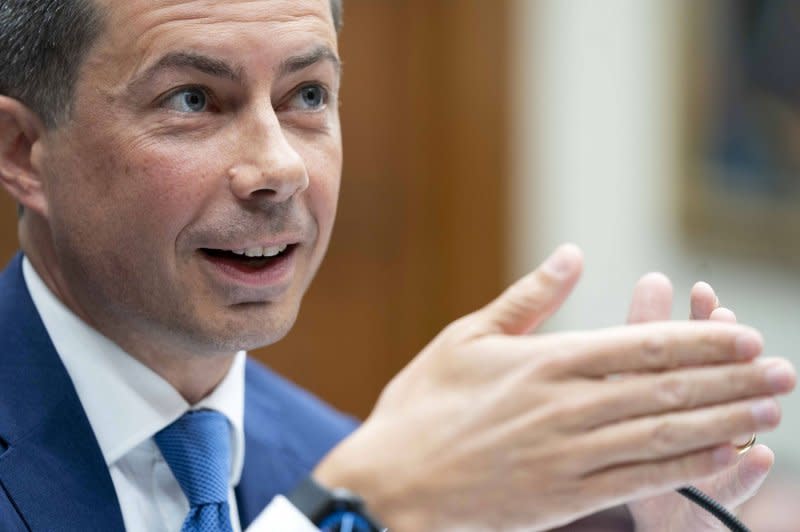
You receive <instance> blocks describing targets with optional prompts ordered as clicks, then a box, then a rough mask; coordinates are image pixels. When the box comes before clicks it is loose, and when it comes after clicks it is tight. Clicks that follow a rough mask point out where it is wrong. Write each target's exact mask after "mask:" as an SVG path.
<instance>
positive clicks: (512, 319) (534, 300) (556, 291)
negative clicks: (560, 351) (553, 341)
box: [476, 244, 583, 334]
mask: <svg viewBox="0 0 800 532" xmlns="http://www.w3.org/2000/svg"><path fill="white" fill-rule="evenodd" d="M582 269H583V254H582V253H581V251H580V249H579V248H578V247H577V246H575V245H572V244H564V245H562V246H560V247H559V248H558V249H556V250H555V251H554V252H553V254H552V255H550V257H548V258H547V260H545V261H544V263H542V265H541V266H539V268H538V269H537V270H536V271H534V272H533V273H530V274H528V275H527V276H525V277H523V278H522V279H520V280H519V281H517V282H516V283H515V284H513V285H511V286H510V287H509V288H508V289H506V291H505V292H503V294H501V295H500V297H498V298H497V299H495V300H494V301H492V302H491V303H489V304H488V305H487V306H486V307H484V308H483V309H481V310H479V311H478V312H477V313H476V318H477V319H478V320H480V321H481V322H482V332H484V333H486V334H493V333H498V334H524V333H526V332H528V331H531V330H532V329H534V328H536V327H537V326H538V325H539V324H541V323H542V322H543V321H544V320H545V319H547V318H548V317H549V316H550V315H551V314H552V313H553V312H555V311H556V309H558V308H559V307H560V306H561V304H562V303H563V302H564V300H565V299H566V298H567V296H568V295H569V293H570V292H571V291H572V288H573V287H574V286H575V283H576V282H577V281H578V277H580V274H581V271H582Z"/></svg>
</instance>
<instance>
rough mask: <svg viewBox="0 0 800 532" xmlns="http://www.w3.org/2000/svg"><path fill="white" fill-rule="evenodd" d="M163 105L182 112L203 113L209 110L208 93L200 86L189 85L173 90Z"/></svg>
mask: <svg viewBox="0 0 800 532" xmlns="http://www.w3.org/2000/svg"><path fill="white" fill-rule="evenodd" d="M163 105H164V107H166V108H168V109H172V110H173V111H179V112H181V113H202V112H203V111H207V110H208V95H207V94H206V91H205V90H203V89H201V88H199V87H187V88H184V89H179V90H177V91H175V92H173V93H172V94H171V95H169V96H168V97H167V98H166V99H165V100H164V104H163Z"/></svg>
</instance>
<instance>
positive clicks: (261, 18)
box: [95, 0, 336, 70]
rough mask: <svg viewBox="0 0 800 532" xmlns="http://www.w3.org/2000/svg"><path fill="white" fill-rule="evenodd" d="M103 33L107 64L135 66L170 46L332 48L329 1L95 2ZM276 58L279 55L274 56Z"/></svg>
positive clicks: (264, 53) (273, 51)
mask: <svg viewBox="0 0 800 532" xmlns="http://www.w3.org/2000/svg"><path fill="white" fill-rule="evenodd" d="M95 2H96V3H97V4H98V6H99V7H100V9H101V12H102V13H103V15H104V22H105V23H104V31H103V33H102V35H101V36H100V38H99V39H98V41H97V43H96V46H95V50H96V51H97V52H98V55H100V56H101V58H102V60H103V62H104V63H105V64H109V59H111V63H112V64H115V65H117V66H118V67H120V68H125V69H126V70H129V69H131V68H133V69H135V68H136V67H137V66H141V65H142V64H143V63H146V62H147V61H148V59H152V58H153V57H156V56H159V55H162V54H164V53H165V52H167V51H169V50H170V49H174V48H182V49H198V50H203V49H207V48H213V49H215V51H217V52H220V51H222V52H225V51H226V50H227V51H228V52H230V53H231V54H236V53H238V52H241V53H243V54H246V53H247V52H252V51H254V50H257V51H258V52H259V56H260V57H261V58H262V59H264V60H268V59H270V56H277V55H280V54H281V51H282V50H285V49H286V48H291V47H292V45H293V44H297V46H302V45H307V44H308V43H309V42H316V43H317V44H324V45H327V46H328V47H329V48H331V49H333V50H335V49H336V31H335V28H334V23H333V17H332V13H331V8H330V0H183V1H179V0H127V1H124V2H123V1H120V0H95ZM272 58H273V59H277V57H272Z"/></svg>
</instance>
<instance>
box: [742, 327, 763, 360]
mask: <svg viewBox="0 0 800 532" xmlns="http://www.w3.org/2000/svg"><path fill="white" fill-rule="evenodd" d="M762 344H763V343H762V341H761V336H759V335H758V334H755V333H745V334H742V335H739V337H738V338H736V356H738V357H739V358H744V359H750V358H754V357H757V356H758V355H759V353H761V349H762Z"/></svg>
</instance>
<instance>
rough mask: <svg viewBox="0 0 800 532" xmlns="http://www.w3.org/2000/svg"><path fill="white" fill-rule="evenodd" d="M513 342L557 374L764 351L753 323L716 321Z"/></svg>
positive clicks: (656, 367) (601, 372) (599, 374)
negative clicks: (535, 355) (739, 323)
mask: <svg viewBox="0 0 800 532" xmlns="http://www.w3.org/2000/svg"><path fill="white" fill-rule="evenodd" d="M514 342H515V343H512V344H510V346H511V345H513V346H514V348H515V349H518V350H519V352H520V356H522V357H527V358H528V359H530V354H531V351H534V352H537V353H546V354H548V355H549V356H547V357H538V359H537V364H541V368H542V371H545V372H548V373H550V374H551V376H553V377H575V376H578V377H590V378H604V377H606V376H608V375H614V374H619V373H628V372H638V371H663V370H668V369H675V368H678V367H686V366H703V365H708V364H720V363H732V362H744V361H748V360H752V359H753V358H755V357H756V356H758V355H759V354H760V353H761V351H762V349H763V344H764V342H763V340H762V338H761V335H760V334H759V333H758V332H757V331H756V330H754V329H752V328H750V327H745V326H743V325H738V324H729V323H720V322H713V321H702V322H677V321H673V322H659V323H646V324H640V325H629V326H626V327H617V328H611V329H601V330H597V331H589V332H574V333H560V334H548V335H540V336H537V337H535V338H518V339H515V340H514Z"/></svg>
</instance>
